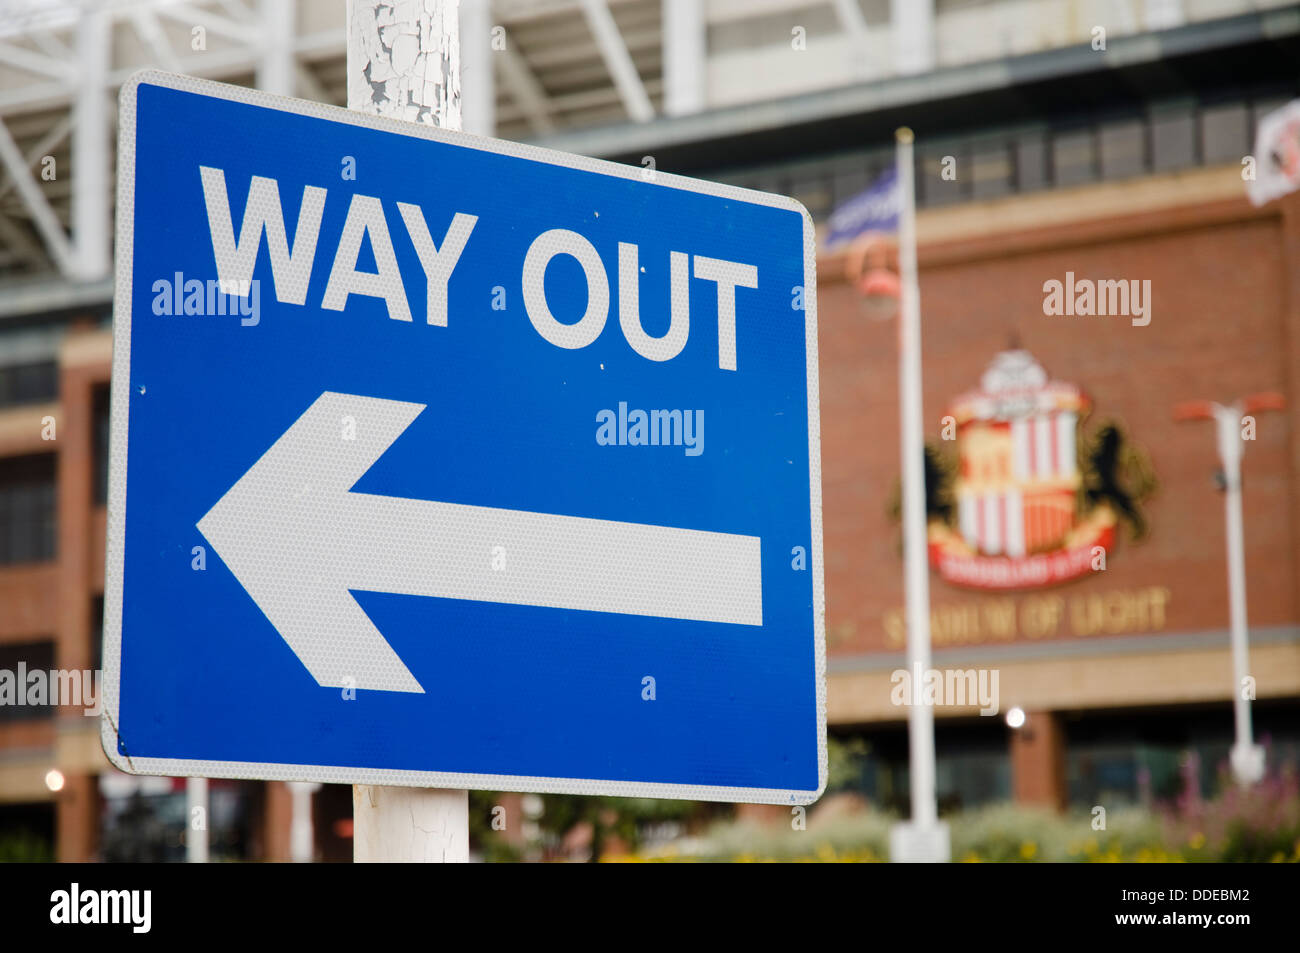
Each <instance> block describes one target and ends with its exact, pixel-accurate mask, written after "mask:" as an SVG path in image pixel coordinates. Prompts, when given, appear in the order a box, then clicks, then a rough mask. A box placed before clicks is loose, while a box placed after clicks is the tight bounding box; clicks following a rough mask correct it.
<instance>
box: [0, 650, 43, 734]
mask: <svg viewBox="0 0 1300 953" xmlns="http://www.w3.org/2000/svg"><path fill="white" fill-rule="evenodd" d="M52 668H54V643H53V642H52V641H45V642H21V643H15V644H12V645H0V673H3V674H0V678H3V679H4V680H5V681H6V682H10V683H11V685H10V686H6V687H5V689H4V691H5V693H6V694H5V695H4V696H0V697H3V699H4V703H3V704H0V723H3V722H13V721H36V720H38V719H42V718H53V717H54V711H55V706H53V705H52V704H50V702H51V701H52V700H53V694H52V691H51V688H50V685H49V674H50V669H52ZM37 671H40V672H43V673H44V676H43V678H44V681H45V697H44V699H43V701H44V704H28V701H29V700H32V696H30V695H29V688H30V689H31V690H32V691H34V690H35V687H34V684H33V682H32V681H31V680H30V675H31V674H32V673H33V672H37ZM20 676H21V678H20ZM10 687H12V689H13V691H14V697H13V699H12V701H11V700H10V699H9V697H8V690H9V688H10Z"/></svg>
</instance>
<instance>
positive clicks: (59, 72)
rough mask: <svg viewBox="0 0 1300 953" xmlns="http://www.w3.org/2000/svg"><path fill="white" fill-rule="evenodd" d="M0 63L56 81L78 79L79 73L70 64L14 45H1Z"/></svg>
mask: <svg viewBox="0 0 1300 953" xmlns="http://www.w3.org/2000/svg"><path fill="white" fill-rule="evenodd" d="M0 63H5V64H6V65H8V66H13V67H15V68H17V69H20V70H24V71H26V72H28V73H36V74H39V75H41V76H51V77H53V78H54V79H62V80H68V81H69V82H71V81H72V80H74V79H75V78H76V75H77V71H76V70H75V69H74V68H73V67H72V66H71V65H70V64H68V63H66V62H63V61H61V60H56V59H54V57H52V56H46V55H45V54H44V53H37V52H35V51H33V50H25V49H23V48H22V47H21V46H14V45H13V44H12V43H0Z"/></svg>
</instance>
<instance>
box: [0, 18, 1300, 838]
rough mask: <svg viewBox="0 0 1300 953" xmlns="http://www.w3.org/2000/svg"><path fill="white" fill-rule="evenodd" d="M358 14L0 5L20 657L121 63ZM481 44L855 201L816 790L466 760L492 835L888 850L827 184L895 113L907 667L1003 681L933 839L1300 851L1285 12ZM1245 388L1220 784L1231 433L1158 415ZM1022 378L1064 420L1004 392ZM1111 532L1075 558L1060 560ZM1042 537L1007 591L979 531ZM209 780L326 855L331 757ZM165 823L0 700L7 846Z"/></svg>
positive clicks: (108, 193)
mask: <svg viewBox="0 0 1300 953" xmlns="http://www.w3.org/2000/svg"><path fill="white" fill-rule="evenodd" d="M611 25H612V29H611V28H610V27H611ZM345 46H346V35H345V14H344V5H343V4H342V3H341V2H337V0H193V2H189V3H173V2H168V0H120V2H102V3H82V4H75V3H67V2H57V0H48V2H47V0H17V2H13V0H9V2H3V3H0V671H6V670H7V671H11V672H17V671H19V670H20V666H21V667H22V670H27V671H30V670H36V669H42V670H50V669H62V670H95V669H97V668H98V667H99V664H100V628H101V620H102V614H103V584H104V583H103V580H104V566H103V562H104V528H105V510H104V500H105V484H106V478H107V452H108V445H107V439H108V426H107V420H108V388H109V366H110V356H111V346H112V344H111V321H112V315H111V304H110V301H111V297H112V288H113V278H112V274H113V260H112V245H113V243H112V227H113V197H114V167H115V154H116V153H115V129H114V124H115V118H116V100H115V97H116V89H117V87H118V86H119V85H120V84H121V83H122V82H123V81H124V80H125V79H126V78H127V77H128V76H130V75H131V74H132V73H133V72H134V71H136V70H137V69H140V68H143V67H146V66H155V67H160V68H163V69H166V70H170V71H175V72H183V73H189V74H192V75H196V76H202V77H207V78H211V79H216V80H220V81H223V82H228V83H235V84H242V85H249V86H254V85H255V86H259V87H261V88H264V89H267V90H269V91H272V92H276V93H282V94H286V95H292V96H297V97H301V98H305V99H310V100H314V101H318V102H323V103H332V104H336V105H343V104H345V100H346V74H345ZM461 46H462V68H463V74H462V82H463V109H464V126H465V129H466V131H468V132H473V133H477V134H480V135H493V136H498V137H502V138H508V139H516V140H521V141H527V142H532V143H536V144H539V145H543V146H547V147H551V148H555V149H560V150H564V151H567V152H574V153H581V154H584V155H590V156H596V157H601V158H606V159H611V160H613V161H617V162H624V163H629V164H632V165H637V166H642V167H644V168H654V169H657V170H659V171H664V172H672V173H680V174H685V175H690V176H694V177H699V178H705V179H712V180H716V181H721V182H727V183H731V184H735V185H739V186H744V187H748V188H754V189H760V190H763V191H770V192H779V193H784V194H787V195H792V196H794V197H796V198H797V199H799V200H800V201H801V202H803V203H804V205H806V206H807V208H808V210H809V211H810V212H811V214H812V216H813V218H814V220H815V221H816V222H817V223H818V225H819V236H821V237H822V238H825V237H826V236H827V233H828V225H827V222H828V220H829V218H830V216H831V214H832V213H833V212H834V211H836V210H837V209H841V210H843V209H845V208H846V207H847V208H848V209H849V210H850V212H849V213H845V214H847V218H848V220H849V225H848V231H849V234H848V236H847V239H848V240H846V241H844V242H840V243H837V244H822V246H821V249H820V251H819V256H818V262H817V265H818V277H819V282H818V285H819V289H818V290H819V294H818V301H819V309H818V310H819V324H820V352H821V367H820V373H821V421H822V438H823V442H822V454H823V460H822V463H823V488H824V506H825V511H824V519H825V573H826V599H827V617H826V632H827V657H828V674H827V684H828V724H829V732H830V765H831V772H830V786H829V788H828V790H827V794H826V796H824V797H823V798H822V800H821V801H820V802H818V804H816V805H814V806H813V807H811V808H810V809H809V810H808V811H807V813H806V816H805V815H803V814H800V813H798V812H797V811H796V812H794V813H793V814H792V812H791V811H790V810H789V809H787V808H782V807H771V806H766V807H764V806H746V805H740V806H733V805H720V804H695V803H690V802H671V801H649V800H645V801H640V800H624V799H613V798H609V799H592V798H577V797H556V796H547V797H538V796H533V795H518V794H493V793H490V792H472V793H471V827H472V840H473V850H474V853H475V855H476V856H478V857H481V858H484V859H490V860H498V859H500V860H505V859H530V860H539V859H554V860H592V859H607V860H608V859H620V858H622V859H672V858H709V859H769V858H778V859H810V860H835V859H848V860H876V859H883V858H885V857H887V856H888V849H887V843H888V827H889V824H890V822H891V820H892V819H895V818H898V817H906V814H907V810H908V802H909V798H908V793H909V786H908V785H909V777H908V775H909V772H908V746H907V731H906V726H905V722H906V715H907V708H906V707H905V706H901V705H900V704H898V703H897V699H896V697H895V693H894V688H895V686H896V681H895V680H894V678H893V673H894V672H895V671H897V670H899V669H901V668H903V666H904V652H903V647H904V640H905V625H904V622H903V618H904V615H903V589H902V579H903V572H902V556H901V530H900V524H899V518H898V494H899V490H898V485H899V469H900V468H899V425H898V416H899V408H898V387H899V382H898V363H897V353H896V342H895V338H896V333H897V329H896V325H895V323H894V322H893V321H892V320H882V317H883V318H887V317H888V315H889V310H890V309H889V308H888V307H887V306H885V307H882V306H881V303H880V300H879V299H881V298H884V299H888V298H890V297H891V295H896V293H897V282H896V281H893V282H892V283H891V280H890V278H889V276H890V274H892V273H893V269H895V268H896V253H895V251H894V249H893V246H892V244H891V241H890V239H889V238H888V236H887V235H881V234H875V233H873V232H871V231H868V230H866V229H865V228H859V227H858V226H857V225H855V224H854V222H855V221H856V222H858V224H861V221H862V220H863V219H862V216H857V218H855V217H854V215H853V214H851V212H852V210H853V209H854V208H860V207H861V206H860V204H859V205H855V204H854V203H853V202H852V201H851V200H853V199H855V198H858V197H860V196H862V194H863V193H864V192H866V191H867V190H868V189H870V188H871V187H872V185H873V183H876V182H877V181H878V179H879V177H880V176H881V175H882V173H886V172H887V171H888V170H889V169H890V168H891V167H892V166H893V163H894V130H895V129H896V128H897V127H898V126H901V125H906V126H909V127H911V128H912V129H913V130H914V132H915V134H916V147H915V183H916V204H917V208H918V216H917V234H918V253H919V261H920V290H921V316H922V327H923V352H924V407H925V429H926V439H927V444H928V455H929V463H930V466H929V473H928V478H929V479H928V486H927V491H928V492H927V496H928V500H927V504H928V505H927V509H928V515H929V517H930V548H931V552H930V555H931V561H932V564H933V572H932V575H931V580H930V584H931V608H932V639H933V645H934V655H933V659H934V665H935V666H936V667H939V668H941V669H960V670H977V671H983V672H985V673H992V672H996V673H997V679H998V681H997V686H998V712H997V714H996V715H981V714H979V711H978V709H979V708H980V707H981V706H980V705H979V704H977V703H974V704H964V705H947V706H943V707H940V708H938V709H937V711H936V715H937V718H936V729H935V737H936V748H937V772H936V780H937V795H938V803H939V811H940V815H941V817H942V818H943V819H945V820H947V821H948V822H949V824H950V825H951V829H952V854H953V859H955V860H1025V861H1032V860H1094V859H1107V860H1144V859H1169V858H1185V859H1191V860H1198V859H1203V860H1215V859H1234V860H1265V861H1267V860H1291V861H1295V860H1300V795H1298V794H1297V787H1296V771H1297V764H1298V763H1300V416H1297V415H1300V196H1298V195H1297V194H1295V193H1292V194H1290V195H1289V196H1284V197H1282V198H1280V199H1276V200H1273V201H1271V202H1268V203H1265V204H1261V205H1255V204H1252V202H1251V201H1249V199H1248V198H1247V184H1248V180H1249V178H1250V176H1251V174H1252V172H1253V171H1254V163H1255V161H1256V160H1259V161H1263V159H1262V157H1256V156H1254V155H1253V151H1254V149H1255V139H1256V131H1257V127H1258V125H1259V123H1260V121H1261V119H1262V118H1263V117H1265V116H1267V115H1269V114H1270V113H1272V112H1274V111H1276V110H1278V109H1280V108H1282V107H1284V106H1285V105H1286V104H1287V103H1288V102H1289V101H1292V100H1295V99H1296V98H1297V97H1300V5H1296V4H1293V3H1284V2H1269V0H820V2H813V0H802V2H800V0H795V2H792V0H492V2H487V0H461ZM177 134H178V135H183V134H184V133H183V130H178V131H177ZM305 146H306V147H309V144H305ZM1297 148H1298V149H1300V146H1298V147H1297ZM1297 161H1300V160H1297ZM1261 174H1262V173H1261ZM871 194H872V195H875V194H878V193H871ZM862 201H863V200H862V199H860V198H859V203H861V202H862ZM868 217H871V216H868ZM872 221H873V222H875V219H874V218H873V219H872ZM838 231H839V229H838V227H837V233H838ZM838 237H840V236H839V235H838V234H837V238H838ZM1077 280H1089V281H1103V280H1123V281H1125V282H1137V286H1136V287H1145V288H1147V289H1149V290H1148V291H1147V292H1146V293H1145V295H1144V298H1143V304H1142V308H1144V309H1145V313H1144V314H1142V315H1141V318H1142V319H1149V321H1148V322H1147V323H1145V324H1143V323H1140V320H1139V319H1138V318H1136V317H1133V315H1130V314H1127V313H1126V314H1121V315H1114V314H1112V315H1109V316H1098V315H1091V316H1083V315H1078V314H1076V315H1070V314H1053V313H1051V310H1052V309H1051V308H1050V307H1049V305H1048V304H1047V297H1048V283H1050V282H1053V281H1055V282H1059V283H1061V284H1062V285H1063V286H1066V285H1068V284H1069V283H1071V282H1075V281H1077ZM1065 293H1066V294H1067V295H1069V294H1070V292H1068V291H1067V292H1065ZM1134 293H1135V294H1136V293H1137V292H1136V291H1135V292H1134ZM1131 304H1132V305H1133V306H1134V307H1136V301H1134V302H1132V303H1131ZM886 305H887V302H886ZM1131 317H1133V319H1132V320H1131ZM1260 393H1267V394H1269V395H1272V396H1271V397H1270V398H1269V399H1268V400H1267V401H1265V402H1264V403H1263V404H1261V405H1260V406H1261V407H1266V408H1267V409H1270V410H1271V412H1268V413H1263V412H1261V413H1259V415H1258V417H1257V418H1253V419H1254V423H1253V425H1252V428H1251V432H1250V435H1249V436H1246V434H1245V432H1244V430H1243V434H1242V436H1243V437H1244V438H1245V440H1244V447H1245V457H1244V463H1243V472H1244V538H1245V556H1244V564H1245V569H1246V583H1247V592H1248V595H1249V620H1250V630H1249V635H1250V667H1249V669H1248V671H1249V673H1250V678H1251V679H1252V682H1251V683H1250V685H1249V686H1248V687H1242V688H1241V690H1242V691H1246V692H1248V693H1249V694H1250V695H1251V699H1250V700H1251V711H1252V715H1253V732H1254V739H1255V741H1257V742H1258V743H1259V744H1260V745H1261V746H1262V747H1263V749H1264V758H1265V764H1264V776H1263V778H1262V780H1260V781H1259V782H1258V783H1256V784H1254V785H1250V786H1241V785H1237V784H1235V783H1233V780H1232V778H1231V776H1230V771H1229V764H1228V759H1229V750H1230V748H1231V746H1232V744H1233V739H1234V718H1233V702H1234V696H1235V694H1236V692H1237V690H1238V688H1239V686H1238V685H1237V683H1236V679H1235V677H1234V673H1233V665H1232V657H1231V652H1230V648H1229V634H1228V633H1229V605H1228V586H1227V566H1226V556H1225V531H1224V517H1223V512H1224V511H1223V504H1224V486H1225V482H1226V481H1225V476H1224V474H1223V472H1222V470H1221V463H1220V458H1219V454H1218V452H1217V450H1216V444H1215V427H1214V424H1212V423H1210V422H1205V421H1202V422H1196V421H1194V420H1193V421H1180V422H1176V421H1175V419H1174V418H1175V409H1176V408H1177V407H1179V406H1180V405H1185V404H1186V402H1188V401H1197V400H1209V401H1218V402H1221V403H1223V404H1230V403H1232V402H1233V401H1236V400H1238V399H1239V398H1244V397H1247V396H1249V395H1252V394H1260ZM1027 395H1028V396H1027ZM1043 395H1048V398H1050V400H1049V403H1051V406H1052V408H1053V411H1052V415H1051V419H1050V420H1046V419H1045V420H1043V421H1041V422H1039V421H1030V422H1029V423H1028V424H1026V423H1025V422H1024V418H1025V413H1024V412H1022V410H1023V408H1022V409H1021V410H1017V409H1015V407H1012V410H1011V411H1007V410H1006V407H1007V406H1008V404H1007V402H1008V401H1009V402H1010V403H1011V404H1015V403H1016V401H1020V402H1021V403H1023V402H1024V401H1025V400H1028V401H1030V402H1031V403H1033V402H1035V401H1037V402H1039V403H1041V401H1042V400H1043V399H1046V398H1044V396H1043ZM1279 395H1280V396H1279ZM1016 406H1019V405H1016ZM1035 406H1038V404H1035ZM990 407H993V408H994V410H990V409H989V408H990ZM997 408H1001V410H998V409H997ZM1278 408H1280V409H1278ZM1008 416H1009V417H1010V418H1014V419H1010V420H1008ZM1181 416H1184V417H1186V416H1189V415H1188V414H1187V413H1185V412H1184V413H1183V414H1182V415H1181ZM1192 416H1194V415H1192ZM50 420H53V421H54V422H55V425H56V431H53V432H52V431H51V430H50V425H49V421H50ZM1017 421H1019V423H1017ZM1026 427H1028V430H1026V429H1025V428H1026ZM1030 431H1032V433H1033V435H1036V436H1027V434H1029V432H1030ZM1035 439H1036V440H1037V441H1038V443H1034V442H1032V441H1033V440H1035ZM1026 440H1029V441H1031V442H1030V443H1028V444H1026V443H1024V441H1026ZM1042 441H1049V442H1048V443H1043V442H1042ZM1046 447H1050V449H1041V448H1046ZM1026 461H1028V462H1026ZM1039 461H1045V462H1044V463H1043V465H1041V466H1040V465H1039ZM999 494H1001V495H999ZM1008 494H1012V495H1008ZM1009 505H1010V506H1012V508H1013V509H1011V510H1009V509H1007V508H1006V507H1007V506H1009ZM999 507H1002V508H1001V509H999ZM1013 510H1014V512H1013ZM1008 514H1011V515H1008ZM1008 520H1010V521H1011V522H1010V523H1008V522H1007V521H1008ZM1094 546H1097V547H1099V548H1100V549H1101V550H1102V552H1103V558H1102V560H1101V563H1102V564H1101V566H1098V565H1096V564H1095V559H1089V560H1086V561H1085V562H1086V563H1087V564H1086V565H1085V567H1084V569H1082V570H1079V571H1077V572H1076V571H1074V570H1072V569H1069V568H1068V567H1066V566H1065V562H1061V559H1066V557H1068V555H1069V554H1070V553H1071V552H1075V553H1077V552H1078V551H1080V547H1082V548H1083V551H1084V552H1085V553H1087V554H1088V555H1089V556H1091V555H1092V554H1094V553H1095V549H1094V548H1093V547H1094ZM1054 557H1059V558H1058V560H1057V563H1058V568H1059V572H1057V571H1056V570H1052V571H1053V572H1054V573H1055V575H1054V576H1053V577H1052V578H1051V579H1050V580H1045V581H1040V582H1038V583H1035V582H1034V581H1033V580H1032V579H1031V578H1030V576H1026V575H1023V574H1022V575H1020V576H1018V577H1017V580H1016V582H1015V585H1014V586H1012V585H1010V584H1008V580H1007V577H1006V576H1005V575H999V574H998V572H997V571H996V569H995V568H990V566H991V564H990V563H989V562H988V561H989V560H990V559H993V560H998V559H1001V560H1003V561H1004V562H1007V561H1011V562H1016V561H1019V563H1021V564H1024V565H1028V564H1029V563H1031V562H1035V561H1036V562H1035V564H1036V565H1037V566H1039V567H1040V568H1041V567H1043V566H1044V565H1049V564H1051V562H1052V560H1053V558H1054ZM1066 561H1067V562H1068V559H1066ZM1060 567H1065V568H1060ZM1030 568H1032V567H1030ZM1076 568H1077V567H1076ZM210 789H211V807H210V841H211V853H212V857H213V859H214V860H288V859H316V860H349V859H350V858H351V852H352V847H351V833H352V821H351V817H352V803H351V791H350V789H349V788H347V787H344V786H324V787H313V788H311V789H302V788H300V789H297V790H293V789H291V787H290V786H289V785H286V784H281V783H263V782H238V781H221V780H214V781H212V782H210ZM295 805H296V812H297V822H298V825H299V827H298V830H299V831H300V832H301V831H302V830H304V827H303V825H304V824H305V823H306V822H307V821H310V824H311V830H310V833H309V834H308V835H307V836H306V837H305V839H304V838H303V837H302V836H301V835H300V836H299V838H298V839H297V840H296V841H293V839H292V838H291V836H290V835H291V828H292V827H293V820H294V817H295ZM1098 808H1100V809H1102V813H1101V814H1100V815H1099V814H1098V811H1097V809H1098ZM1099 817H1100V818H1101V821H1102V823H1101V826H1098V819H1099ZM186 818H187V810H186V801H185V784H184V781H183V780H181V779H166V778H137V777H129V776H127V775H123V774H120V773H119V772H117V771H115V770H114V769H113V768H112V767H111V766H110V765H109V763H108V761H107V760H106V759H105V757H104V755H103V753H102V752H101V750H100V742H99V729H98V719H97V718H94V717H86V716H85V715H84V714H83V712H82V709H81V708H80V707H75V706H63V707H59V706H55V705H49V704H44V705H31V704H28V705H18V704H0V860H24V859H59V860H93V859H102V860H182V859H184V857H185V846H184V833H185V829H186Z"/></svg>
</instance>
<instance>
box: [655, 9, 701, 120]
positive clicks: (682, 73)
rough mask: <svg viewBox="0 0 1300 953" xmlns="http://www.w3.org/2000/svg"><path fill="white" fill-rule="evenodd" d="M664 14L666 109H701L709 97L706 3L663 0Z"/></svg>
mask: <svg viewBox="0 0 1300 953" xmlns="http://www.w3.org/2000/svg"><path fill="white" fill-rule="evenodd" d="M663 16H664V35H663V56H664V112H666V113H667V114H668V115H670V116H686V115H690V114H691V113H697V112H700V111H701V110H703V109H704V104H705V101H706V99H707V90H706V88H705V86H706V77H705V61H706V50H705V46H706V43H705V39H706V36H705V21H704V2H703V0H663Z"/></svg>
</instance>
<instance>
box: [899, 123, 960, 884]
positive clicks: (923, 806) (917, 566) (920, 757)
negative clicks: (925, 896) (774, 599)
mask: <svg viewBox="0 0 1300 953" xmlns="http://www.w3.org/2000/svg"><path fill="white" fill-rule="evenodd" d="M896 139H897V163H898V189H899V196H900V202H899V215H898V262H899V272H900V274H899V277H900V279H901V285H902V287H901V294H900V299H899V315H898V320H899V329H898V369H899V375H898V396H899V407H900V425H901V437H902V440H901V443H902V471H903V585H904V590H905V593H906V604H907V668H908V671H909V672H911V673H912V675H913V677H916V676H917V675H918V674H920V675H922V676H923V675H924V673H925V672H928V671H929V669H930V576H929V569H928V567H927V565H926V543H925V541H926V525H925V443H924V430H923V423H922V401H921V290H920V285H919V283H918V281H917V266H916V193H915V187H914V182H913V172H912V130H911V129H908V128H906V127H904V128H902V129H899V130H898V132H897V134H896ZM915 698H916V696H915V695H914V697H913V700H914V701H915ZM907 734H908V751H909V756H910V760H909V763H910V775H911V777H910V786H911V792H912V818H911V821H910V823H907V824H900V825H898V826H896V827H895V829H894V831H893V832H892V834H891V837H890V855H891V858H892V859H893V860H896V861H899V860H903V861H930V862H946V861H947V860H948V859H949V858H950V855H951V850H950V846H949V842H948V831H947V826H946V825H941V824H939V823H938V807H937V804H936V801H935V765H934V709H933V708H931V707H930V706H929V705H925V704H915V703H914V704H911V705H909V706H908V709H907Z"/></svg>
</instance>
